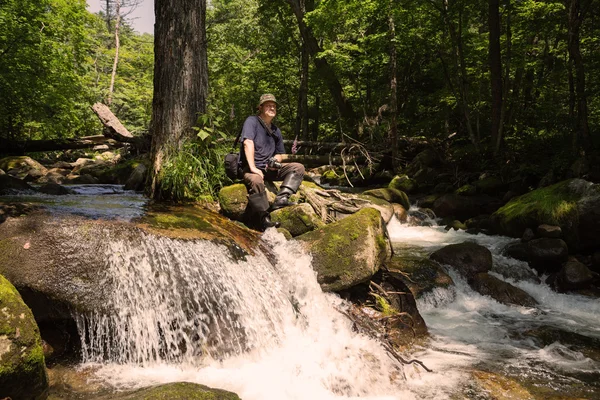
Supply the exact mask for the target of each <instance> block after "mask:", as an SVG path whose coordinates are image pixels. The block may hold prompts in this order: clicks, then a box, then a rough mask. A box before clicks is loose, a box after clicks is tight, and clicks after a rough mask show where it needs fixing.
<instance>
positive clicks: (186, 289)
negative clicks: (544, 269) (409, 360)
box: [1, 185, 600, 400]
mask: <svg viewBox="0 0 600 400" xmlns="http://www.w3.org/2000/svg"><path fill="white" fill-rule="evenodd" d="M75 189H76V191H78V193H79V195H72V196H61V197H54V196H44V195H38V194H35V195H33V194H32V195H31V196H32V198H33V201H35V202H38V203H39V202H41V203H44V205H45V206H46V207H49V208H50V209H52V210H54V211H55V212H57V213H62V212H64V213H75V214H79V215H85V216H88V217H92V218H122V219H131V218H133V217H137V216H139V215H141V214H142V212H143V205H144V199H143V197H141V196H139V195H136V194H133V193H129V192H126V193H123V192H122V191H121V189H120V187H118V186H110V185H105V186H86V185H81V186H78V187H76V188H75ZM1 200H2V201H11V198H10V196H9V197H3V198H2V199H1ZM14 200H15V201H27V200H26V199H25V200H24V198H23V195H20V196H18V197H15V199H14ZM430 224H431V225H432V226H428V227H416V226H406V225H401V224H399V223H398V222H397V221H396V220H393V221H392V222H391V223H390V224H389V225H388V232H389V235H390V238H391V240H392V243H393V245H394V249H395V252H396V254H403V255H411V256H422V257H427V256H428V255H429V254H430V253H431V252H432V251H434V250H436V249H438V248H440V247H442V246H445V245H447V244H451V243H460V242H463V241H467V240H468V241H475V242H477V243H480V244H482V245H484V246H486V247H488V248H489V249H490V250H491V251H492V253H493V259H494V267H493V270H492V274H494V275H495V276H497V277H498V278H500V279H503V280H506V281H508V282H510V283H513V284H514V285H515V286H517V287H519V288H521V289H523V290H525V291H526V292H528V293H529V294H530V295H532V296H533V297H534V298H535V299H536V300H537V301H538V302H539V306H538V307H536V308H524V307H509V306H505V305H502V304H499V303H497V302H496V301H494V300H492V299H490V298H489V297H485V296H481V295H479V294H477V293H476V292H474V291H473V290H471V289H470V287H469V286H468V285H467V284H466V282H464V280H463V279H461V278H460V277H459V276H458V275H457V274H456V273H454V272H453V271H452V269H449V273H450V275H451V276H452V278H453V280H454V282H455V286H453V287H451V288H450V289H439V288H438V289H435V290H433V291H432V292H430V293H428V294H426V295H425V296H423V297H422V298H421V299H419V300H418V302H417V304H418V308H419V310H420V312H421V314H422V315H423V317H424V319H425V321H426V323H427V326H428V328H429V331H430V334H431V339H430V341H429V342H428V343H427V344H426V345H425V346H424V347H423V348H421V349H417V350H416V351H415V352H414V353H413V354H412V357H414V358H417V359H419V360H421V361H423V362H424V363H425V365H427V366H428V367H429V368H431V369H433V372H432V373H428V372H425V371H424V370H423V369H421V368H419V367H415V366H413V365H411V366H400V365H398V364H397V363H396V362H395V361H394V360H393V359H391V358H390V357H389V356H388V355H387V354H386V353H385V351H384V350H383V349H382V348H381V347H380V345H379V344H378V343H377V342H376V341H373V340H371V339H368V338H366V337H364V336H361V335H358V334H356V333H354V332H353V331H352V326H351V322H349V321H348V320H347V319H346V318H345V317H344V316H343V315H342V314H341V313H340V312H339V311H338V310H339V309H341V310H343V309H345V307H347V306H348V305H347V304H346V303H345V302H344V301H342V300H341V299H339V298H338V297H336V296H335V295H332V294H325V293H323V292H322V291H321V289H320V287H319V285H318V283H317V281H316V279H315V273H314V272H313V270H312V268H311V258H310V256H309V255H308V254H306V253H305V252H303V251H302V250H301V249H300V248H299V246H298V245H297V244H295V243H294V242H293V241H291V242H288V241H285V239H284V238H283V236H282V235H280V234H278V233H276V232H275V231H274V230H269V231H268V232H266V233H265V234H264V236H263V240H265V242H266V243H267V244H268V246H269V247H271V248H272V251H273V253H274V255H275V262H274V263H273V262H272V259H271V258H268V257H266V256H265V255H264V254H261V253H257V255H255V256H251V257H250V256H248V257H247V258H246V259H245V260H244V261H239V260H234V259H233V258H232V257H231V256H230V254H229V253H228V250H227V249H226V248H225V247H224V246H221V245H218V244H214V243H210V242H207V241H178V240H173V239H168V238H158V237H156V236H153V235H149V234H148V235H147V236H146V237H145V240H143V241H142V242H141V243H129V242H125V241H122V240H117V239H111V238H110V237H107V242H108V250H107V252H106V280H107V281H106V284H107V285H111V286H112V287H114V288H115V290H114V292H113V295H112V296H110V297H109V298H107V299H106V301H107V303H108V304H110V305H111V306H112V307H113V308H114V309H115V310H117V311H116V312H115V313H114V314H113V315H109V316H106V315H78V316H77V318H76V319H77V324H78V329H79V332H80V335H81V337H82V354H83V363H82V365H81V366H80V368H81V369H91V370H93V371H94V378H93V379H95V380H97V381H100V382H104V383H108V384H109V385H110V386H111V387H114V388H117V389H124V390H125V389H131V388H137V387H145V386H149V385H152V384H157V383H166V382H175V381H189V382H198V383H202V384H205V385H208V386H211V387H215V388H222V389H226V390H230V391H233V392H235V393H237V394H239V395H240V397H241V398H243V399H244V400H253V399H256V400H258V399H260V400H265V399H278V400H285V399H290V400H295V399H317V400H320V399H323V400H326V399H350V398H366V399H445V398H473V399H486V398H489V397H486V394H485V392H484V391H481V389H479V391H477V390H475V391H473V390H471V389H472V380H473V379H472V371H473V370H481V371H490V372H494V373H498V374H500V375H502V376H507V377H510V378H513V379H515V380H517V381H518V382H520V383H522V384H523V385H525V386H526V387H527V388H528V389H531V390H532V392H534V393H536V397H537V398H552V397H559V396H565V397H567V398H569V397H577V398H589V399H594V398H600V385H599V383H598V382H599V381H600V379H599V378H600V374H599V372H598V371H599V369H600V302H599V301H598V300H597V299H591V298H587V297H583V296H577V295H571V294H569V295H567V294H558V293H556V292H553V291H552V290H550V289H549V288H548V286H547V285H545V284H543V283H539V281H538V280H537V279H536V278H535V274H534V273H533V271H531V270H530V269H529V268H528V266H527V265H526V264H525V263H522V262H519V261H516V260H513V259H508V258H506V257H503V256H502V255H500V251H501V249H502V248H503V247H504V246H505V245H506V244H507V243H510V242H511V241H512V240H513V239H510V238H506V237H498V236H486V235H482V234H479V235H468V234H466V233H464V232H461V231H459V232H455V231H449V232H446V231H445V230H444V229H443V227H440V226H437V225H436V224H435V221H433V220H432V221H430Z"/></svg>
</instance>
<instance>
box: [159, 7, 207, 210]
mask: <svg viewBox="0 0 600 400" xmlns="http://www.w3.org/2000/svg"><path fill="white" fill-rule="evenodd" d="M154 14H155V17H156V23H155V25H154V28H155V29H154V52H155V61H154V99H153V102H152V121H151V123H150V134H151V135H152V151H151V153H152V155H151V157H152V167H151V171H150V180H149V188H148V189H149V194H150V196H151V197H152V198H154V199H161V197H162V196H161V169H162V167H163V165H164V163H165V162H168V160H169V158H170V157H171V155H172V154H174V152H177V151H178V150H179V149H180V147H181V145H182V143H183V142H184V141H185V139H186V138H188V137H190V136H191V134H192V132H193V129H192V127H193V126H194V125H195V123H196V121H197V118H198V114H199V113H204V112H205V111H206V97H207V92H208V65H207V54H206V29H205V20H206V0H172V1H169V0H155V2H154Z"/></svg>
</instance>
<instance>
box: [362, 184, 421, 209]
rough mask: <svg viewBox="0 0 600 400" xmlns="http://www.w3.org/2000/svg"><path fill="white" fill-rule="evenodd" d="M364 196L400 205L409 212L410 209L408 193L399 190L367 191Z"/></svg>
mask: <svg viewBox="0 0 600 400" xmlns="http://www.w3.org/2000/svg"><path fill="white" fill-rule="evenodd" d="M363 194H365V195H367V196H373V197H377V198H378V199H383V200H385V201H387V202H389V203H398V204H400V205H401V206H402V207H404V208H405V209H407V210H408V209H409V208H410V202H409V201H408V196H407V195H406V193H404V192H403V191H401V190H398V189H390V188H382V189H371V190H367V191H366V192H364V193H363Z"/></svg>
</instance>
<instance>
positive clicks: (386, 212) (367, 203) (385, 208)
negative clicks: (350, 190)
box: [357, 194, 394, 224]
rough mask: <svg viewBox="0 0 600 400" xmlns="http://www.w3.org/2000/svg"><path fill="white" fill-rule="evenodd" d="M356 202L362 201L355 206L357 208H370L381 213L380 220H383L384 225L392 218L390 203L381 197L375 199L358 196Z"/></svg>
mask: <svg viewBox="0 0 600 400" xmlns="http://www.w3.org/2000/svg"><path fill="white" fill-rule="evenodd" d="M358 200H359V202H360V201H362V202H360V203H359V204H357V205H358V207H360V208H365V207H370V208H374V209H375V210H377V211H379V213H381V218H383V221H384V222H385V223H386V224H387V223H388V222H389V221H390V219H392V217H393V216H394V206H393V205H392V203H390V202H389V201H387V200H385V199H383V198H381V197H375V196H371V195H368V194H359V195H358Z"/></svg>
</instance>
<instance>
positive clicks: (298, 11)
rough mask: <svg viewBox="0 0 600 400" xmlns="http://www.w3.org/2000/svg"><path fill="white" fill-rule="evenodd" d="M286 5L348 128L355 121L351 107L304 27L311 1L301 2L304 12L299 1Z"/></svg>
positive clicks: (291, 1)
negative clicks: (290, 10) (290, 8)
mask: <svg viewBox="0 0 600 400" xmlns="http://www.w3.org/2000/svg"><path fill="white" fill-rule="evenodd" d="M287 2H288V4H289V5H290V6H291V7H292V11H293V12H294V15H295V16H296V20H297V21H298V29H299V30H300V35H301V36H302V40H303V41H304V42H305V43H306V45H307V50H308V54H309V55H310V57H311V58H312V59H313V62H314V64H315V68H316V70H317V72H318V73H319V75H320V76H321V78H322V79H323V80H324V81H325V84H326V85H327V87H328V88H329V92H330V93H331V96H332V97H333V100H334V102H335V104H336V106H337V109H338V111H339V113H340V115H341V117H342V119H343V120H344V122H345V123H346V124H347V125H348V126H350V125H351V123H352V122H353V121H354V120H355V113H354V109H353V108H352V105H351V104H350V102H349V101H348V99H346V96H345V95H344V90H343V88H342V85H341V83H340V81H339V80H338V78H337V76H336V74H335V71H334V70H333V68H331V66H330V65H329V63H328V62H327V60H325V59H324V58H321V57H317V55H318V54H319V53H320V52H321V51H322V49H321V47H320V46H319V43H318V42H317V39H316V38H315V36H314V35H313V33H312V30H311V29H310V28H309V27H308V26H307V25H306V22H304V15H305V13H306V12H310V11H313V8H314V7H313V5H312V1H310V0H303V2H304V5H305V7H304V10H303V8H302V5H301V0H287Z"/></svg>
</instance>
